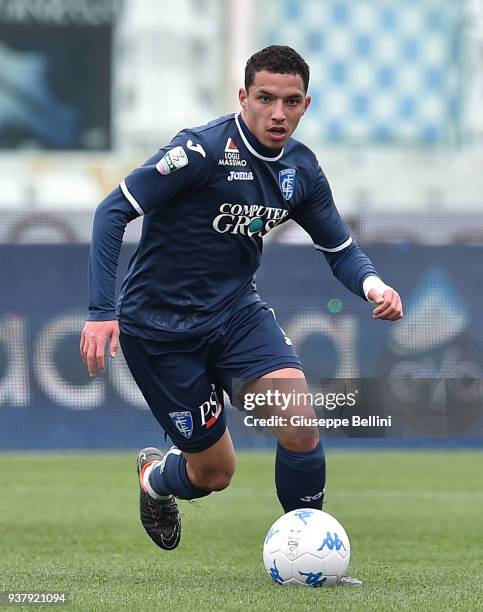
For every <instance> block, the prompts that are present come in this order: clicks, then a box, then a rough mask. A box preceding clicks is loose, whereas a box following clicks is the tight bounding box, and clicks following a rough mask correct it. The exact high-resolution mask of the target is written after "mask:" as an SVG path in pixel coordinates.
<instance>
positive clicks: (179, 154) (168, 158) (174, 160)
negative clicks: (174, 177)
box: [156, 146, 188, 175]
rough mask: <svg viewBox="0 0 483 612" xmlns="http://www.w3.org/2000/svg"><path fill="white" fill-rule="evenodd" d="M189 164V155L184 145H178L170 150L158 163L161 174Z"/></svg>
mask: <svg viewBox="0 0 483 612" xmlns="http://www.w3.org/2000/svg"><path fill="white" fill-rule="evenodd" d="M187 165H188V156H187V155H186V153H185V150H184V149H183V147H181V146H178V147H174V149H171V151H168V152H167V153H166V154H165V155H164V156H163V157H162V158H161V159H160V160H159V161H158V163H157V164H156V170H157V171H158V172H159V174H163V175H166V174H171V172H176V170H179V169H180V168H184V166H187Z"/></svg>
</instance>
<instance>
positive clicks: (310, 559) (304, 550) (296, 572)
mask: <svg viewBox="0 0 483 612" xmlns="http://www.w3.org/2000/svg"><path fill="white" fill-rule="evenodd" d="M350 550H351V549H350V544H349V538H348V537H347V534H346V532H345V530H344V528H343V527H342V525H341V524H340V523H339V521H337V520H336V519H335V518H334V517H333V516H331V515H330V514H327V512H322V511H321V510H313V509H311V508H300V509H299V510H292V512H288V513H287V514H284V515H283V516H282V517H280V518H279V519H278V520H277V521H275V523H274V524H273V525H272V526H271V527H270V529H269V530H268V533H267V535H266V537H265V542H264V544H263V562H264V564H265V567H266V569H267V572H268V573H269V575H270V577H271V579H272V580H273V581H274V582H276V583H277V584H281V585H295V586H310V587H330V586H334V585H335V584H337V581H338V580H339V578H341V577H342V576H344V575H345V572H346V570H347V566H348V565H349V561H350V556H351V555H350Z"/></svg>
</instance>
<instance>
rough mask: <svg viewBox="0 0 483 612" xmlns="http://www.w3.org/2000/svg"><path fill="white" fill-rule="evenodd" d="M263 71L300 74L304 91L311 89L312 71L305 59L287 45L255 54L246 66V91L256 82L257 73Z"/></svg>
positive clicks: (275, 46) (272, 46)
mask: <svg viewBox="0 0 483 612" xmlns="http://www.w3.org/2000/svg"><path fill="white" fill-rule="evenodd" d="M261 70H267V71H268V72H274V73H276V74H300V76H301V77H302V80H303V82H304V89H305V91H307V89H308V87H309V77H310V70H309V67H308V65H307V62H306V61H305V60H304V58H303V57H302V56H301V55H300V54H299V53H297V51H295V49H292V47H287V46H285V45H271V46H270V47H265V49H262V50H261V51H257V52H256V53H254V54H253V55H252V56H251V57H250V58H249V59H248V61H247V65H246V66H245V90H246V91H247V92H248V90H249V88H250V87H251V85H253V82H254V80H255V73H257V72H260V71H261Z"/></svg>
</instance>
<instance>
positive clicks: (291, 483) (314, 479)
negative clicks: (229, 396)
mask: <svg viewBox="0 0 483 612" xmlns="http://www.w3.org/2000/svg"><path fill="white" fill-rule="evenodd" d="M267 383H268V384H269V385H270V387H271V388H272V389H275V390H278V391H279V393H280V394H281V396H282V397H284V398H285V400H288V399H289V398H292V401H291V402H290V403H288V402H287V401H285V402H284V404H283V417H284V419H285V421H284V425H283V426H278V427H274V428H272V432H273V434H274V435H275V437H276V438H277V454H276V459H275V485H276V489H277V496H278V499H279V501H280V503H281V505H282V507H283V509H284V510H285V512H290V511H291V510H295V509H297V508H302V507H303V508H316V509H318V510H321V509H322V504H323V501H324V492H325V479H326V466H325V454H324V449H323V447H322V444H321V442H320V438H319V433H318V430H317V428H316V427H315V426H314V425H313V424H312V421H311V419H315V416H316V415H315V412H314V410H313V407H312V405H311V403H310V402H300V401H299V398H301V397H302V398H309V397H310V394H309V393H308V391H309V390H308V387H307V383H306V380H305V376H304V373H303V372H302V370H299V369H294V368H281V369H279V370H275V371H273V372H270V373H268V374H264V375H263V376H262V377H261V379H260V380H258V381H256V382H255V383H254V384H252V385H250V387H252V389H253V387H255V388H256V387H259V388H260V387H261V388H267ZM272 411H273V414H281V406H275V407H273V409H272ZM267 416H269V415H267ZM294 417H296V418H294ZM292 423H294V424H292Z"/></svg>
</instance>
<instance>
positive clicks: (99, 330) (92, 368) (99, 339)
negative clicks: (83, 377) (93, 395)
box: [80, 321, 119, 377]
mask: <svg viewBox="0 0 483 612" xmlns="http://www.w3.org/2000/svg"><path fill="white" fill-rule="evenodd" d="M107 341H109V354H110V356H111V357H115V356H116V354H117V351H118V349H119V323H118V322H117V321H86V324H85V325H84V329H83V330H82V334H81V340H80V353H81V357H82V359H83V360H84V361H85V362H86V364H87V369H88V370H89V374H90V376H92V377H94V376H95V375H96V373H97V372H105V370H106V362H105V359H104V353H105V350H106V343H107Z"/></svg>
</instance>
